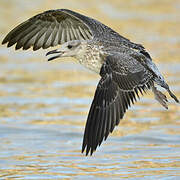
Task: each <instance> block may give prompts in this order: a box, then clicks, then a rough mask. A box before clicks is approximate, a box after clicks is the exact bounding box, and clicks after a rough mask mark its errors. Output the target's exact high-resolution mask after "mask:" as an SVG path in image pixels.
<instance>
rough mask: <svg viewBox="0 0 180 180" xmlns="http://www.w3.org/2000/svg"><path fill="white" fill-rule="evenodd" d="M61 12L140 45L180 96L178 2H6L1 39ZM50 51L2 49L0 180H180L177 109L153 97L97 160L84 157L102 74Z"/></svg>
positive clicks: (144, 101) (133, 110)
mask: <svg viewBox="0 0 180 180" xmlns="http://www.w3.org/2000/svg"><path fill="white" fill-rule="evenodd" d="M57 7H59V8H69V9H73V10H75V11H78V12H81V13H83V14H86V15H88V16H92V17H94V18H96V19H99V20H100V21H102V22H103V23H105V24H107V25H109V26H111V27H112V28H113V29H115V30H116V31H118V32H120V33H121V34H122V35H124V36H126V37H128V38H129V39H131V40H132V41H135V42H137V43H142V44H143V45H144V46H145V47H146V49H147V50H148V51H149V52H150V54H151V55H152V57H153V59H154V61H155V62H156V63H157V64H159V67H160V69H161V71H162V72H163V74H164V75H165V77H166V79H167V81H168V83H169V84H170V86H171V89H173V90H174V92H175V93H176V95H177V96H178V97H180V60H179V59H180V54H179V48H180V39H179V37H180V31H179V29H180V23H179V19H180V15H179V10H180V4H179V1H178V0H166V1H164V0H160V1H155V0H150V1H116V0H114V1H109V0H104V1H98V2H97V1H95V0H93V1H82V0H79V1H75V0H69V1H61V2H60V1H58V0H51V1H49V0H46V1H43V2H42V1H40V0H36V1H30V0H27V1H18V0H11V1H6V0H2V1H1V2H0V11H1V14H0V21H1V23H0V29H1V31H0V32H1V33H0V39H1V40H2V39H3V37H4V36H5V34H7V32H8V31H9V30H10V29H12V28H13V27H14V26H15V25H17V24H18V23H20V22H22V21H24V20H25V19H27V18H29V17H31V16H32V15H34V14H36V13H39V12H41V11H44V10H47V9H56V8H57ZM45 53H46V51H45V50H40V51H39V52H37V53H36V52H34V53H32V51H27V52H24V51H18V52H15V51H14V48H11V49H6V48H5V47H4V46H1V47H0V59H1V71H0V97H1V98H0V112H1V115H0V122H1V123H0V124H1V126H0V132H1V133H0V138H1V141H0V142H1V144H0V178H2V179H18V178H20V179H31V178H32V179H33V178H34V179H63V178H64V179H72V178H73V177H74V178H81V179H85V178H86V179H90V178H96V179H97V178H100V179H102V178H117V179H120V178H126V179H130V178H132V179H137V178H138V179H144V178H146V177H148V178H149V179H165V178H172V179H173V178H174V179H175V178H178V177H179V176H180V173H179V172H180V171H179V169H180V155H179V153H180V141H179V140H180V106H179V105H177V104H175V103H174V102H173V101H170V103H169V110H168V111H167V110H164V109H163V108H162V107H160V105H159V104H158V103H157V102H155V100H153V95H152V93H149V94H147V95H145V96H144V98H143V99H141V101H139V102H137V103H136V105H135V106H133V107H132V108H131V109H130V110H129V111H128V112H127V114H126V116H125V118H124V119H123V120H121V123H120V125H119V126H118V127H117V128H116V129H115V131H114V132H113V134H111V136H110V137H109V138H108V140H107V142H104V143H103V144H102V146H101V147H100V148H98V150H97V152H96V153H95V154H94V155H93V156H92V157H85V156H84V155H82V154H81V153H80V148H81V142H82V137H83V131H84V126H85V121H86V118H87V114H88V110H89V107H90V104H91V101H92V98H93V95H94V91H95V88H96V84H97V82H98V79H99V76H98V75H96V74H93V73H91V72H89V71H87V70H85V69H84V68H82V67H81V66H80V65H76V64H75V63H74V60H71V59H70V58H67V59H63V60H57V61H54V62H50V63H49V62H46V57H45V56H44V55H45ZM67 61H68V63H67ZM72 61H73V62H72Z"/></svg>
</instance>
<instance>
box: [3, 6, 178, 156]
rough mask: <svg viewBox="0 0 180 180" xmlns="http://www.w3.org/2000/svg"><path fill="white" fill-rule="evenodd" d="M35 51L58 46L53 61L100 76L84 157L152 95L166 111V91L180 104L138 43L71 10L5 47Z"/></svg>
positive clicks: (29, 28)
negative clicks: (70, 61) (71, 61)
mask: <svg viewBox="0 0 180 180" xmlns="http://www.w3.org/2000/svg"><path fill="white" fill-rule="evenodd" d="M5 43H7V47H10V46H13V45H15V44H16V46H15V49H16V50H17V49H21V48H23V50H27V49H29V48H31V47H32V48H33V50H34V51H36V50H38V49H40V48H43V49H46V48H49V47H54V46H59V47H58V49H55V50H52V51H49V52H48V53H47V55H51V56H52V55H54V56H52V57H50V58H49V59H48V60H49V61H52V60H54V59H56V58H61V57H74V58H76V59H77V60H78V61H79V63H80V64H82V65H83V66H85V67H86V68H88V69H90V70H92V71H94V72H95V73H98V74H99V75H100V81H99V83H98V85H97V89H96V91H95V95H94V99H93V101H92V104H91V107H90V110H89V114H88V117H87V122H86V126H85V132H84V138H83V144H82V153H83V152H84V151H85V152H86V155H88V154H90V155H92V154H93V152H94V151H96V149H97V147H98V146H100V145H101V143H102V141H103V140H106V139H107V137H108V135H109V133H112V132H113V130H114V128H115V126H117V125H118V124H119V122H120V120H121V119H122V118H123V116H124V114H125V113H126V111H127V109H128V108H129V107H130V106H131V105H132V104H134V103H135V101H137V100H138V99H139V98H140V96H141V95H143V94H144V92H146V91H147V90H152V92H153V93H154V96H155V99H156V100H157V101H158V102H159V103H160V104H161V105H162V106H163V107H165V108H166V109H168V105H167V102H168V100H167V97H166V96H165V95H164V94H163V93H162V92H161V91H159V90H158V89H157V87H158V86H161V87H162V88H164V89H165V90H166V91H167V92H168V93H169V95H170V96H171V97H172V98H173V99H174V100H175V101H176V102H177V103H179V100H178V99H177V97H176V96H175V95H174V94H173V93H172V92H171V90H170V88H169V86H168V84H167V83H166V82H165V79H164V77H163V76H162V75H161V73H160V72H159V70H158V68H157V66H156V65H155V64H154V63H153V61H152V58H151V56H150V55H149V53H148V52H147V51H146V50H145V48H144V47H143V46H142V45H141V44H137V43H133V42H131V41H130V40H129V39H127V38H125V37H123V36H121V35H120V34H119V33H117V32H115V31H114V30H112V29H111V28H110V27H108V26H106V25H104V24H102V23H101V22H99V21H97V20H95V19H92V18H90V17H87V16H84V15H82V14H79V13H77V12H74V11H71V10H68V9H57V10H48V11H45V12H43V13H40V14H37V15H35V16H33V17H31V18H30V19H28V20H26V21H25V22H23V23H21V24H20V25H18V26H17V27H15V28H14V29H13V30H12V31H10V32H9V33H8V34H7V36H6V37H5V38H4V40H3V42H2V44H5Z"/></svg>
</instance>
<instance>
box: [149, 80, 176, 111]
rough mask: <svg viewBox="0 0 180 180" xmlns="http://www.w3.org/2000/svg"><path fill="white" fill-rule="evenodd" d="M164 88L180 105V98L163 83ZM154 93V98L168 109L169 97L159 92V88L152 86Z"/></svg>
mask: <svg viewBox="0 0 180 180" xmlns="http://www.w3.org/2000/svg"><path fill="white" fill-rule="evenodd" d="M161 86H162V87H163V88H165V89H166V90H167V92H168V93H169V95H170V96H171V97H172V98H173V99H174V100H175V101H176V102H177V103H179V100H178V98H177V97H176V96H175V95H174V94H173V93H172V92H171V90H170V89H169V86H168V85H167V84H166V83H163V85H161ZM152 91H153V93H154V97H155V99H156V100H157V101H158V102H159V103H160V104H161V105H162V106H163V107H165V108H166V109H168V105H167V102H168V100H167V97H166V95H164V94H163V93H162V92H161V91H159V90H158V89H157V87H155V86H154V84H153V86H152Z"/></svg>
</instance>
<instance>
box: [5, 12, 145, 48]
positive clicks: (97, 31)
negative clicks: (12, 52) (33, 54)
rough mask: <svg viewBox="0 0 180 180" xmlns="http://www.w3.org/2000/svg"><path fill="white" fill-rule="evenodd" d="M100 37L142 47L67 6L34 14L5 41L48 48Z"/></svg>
mask: <svg viewBox="0 0 180 180" xmlns="http://www.w3.org/2000/svg"><path fill="white" fill-rule="evenodd" d="M92 38H96V39H98V38H99V39H100V40H107V41H112V42H114V41H116V42H120V43H123V44H124V45H127V46H128V45H129V46H130V47H133V48H136V49H140V50H142V49H143V47H142V46H141V45H139V44H135V43H132V42H130V41H129V40H128V39H126V38H124V37H123V36H121V35H119V34H118V33H116V32H115V31H113V30H112V29H111V28H109V27H107V26H105V25H104V24H102V23H100V22H99V21H97V20H95V19H92V18H89V17H87V16H84V15H81V14H79V13H76V12H74V11H71V10H68V9H58V10H49V11H45V12H43V13H41V14H38V15H36V16H33V17H32V18H30V19H28V20H27V21H25V22H23V23H21V24H20V25H18V26H17V27H15V28H14V29H13V30H12V31H10V32H9V33H8V34H7V36H6V37H5V38H4V40H3V42H2V44H5V43H8V45H7V46H8V47H10V46H13V45H14V44H16V47H15V48H16V49H20V48H23V49H24V50H26V49H29V48H30V47H33V50H38V49H40V48H43V49H46V48H48V47H50V46H56V45H58V44H62V43H64V42H67V41H70V40H87V39H92Z"/></svg>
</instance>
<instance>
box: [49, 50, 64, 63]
mask: <svg viewBox="0 0 180 180" xmlns="http://www.w3.org/2000/svg"><path fill="white" fill-rule="evenodd" d="M57 53H58V55H56V56H52V57H50V58H49V59H48V61H52V60H53V59H56V58H58V57H61V55H62V54H63V53H64V52H62V51H58V50H57V49H55V50H52V51H49V52H48V53H47V54H46V56H48V55H50V54H57Z"/></svg>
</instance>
